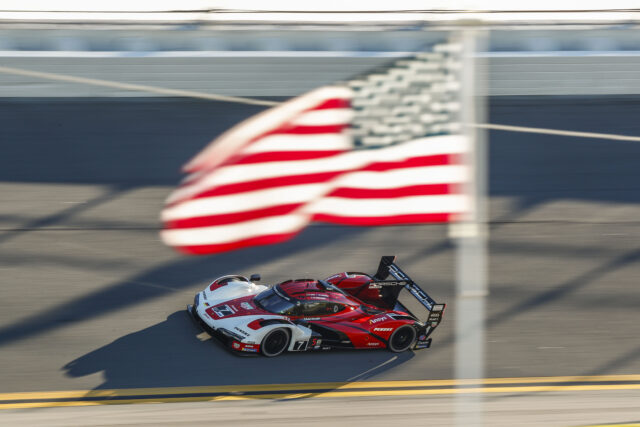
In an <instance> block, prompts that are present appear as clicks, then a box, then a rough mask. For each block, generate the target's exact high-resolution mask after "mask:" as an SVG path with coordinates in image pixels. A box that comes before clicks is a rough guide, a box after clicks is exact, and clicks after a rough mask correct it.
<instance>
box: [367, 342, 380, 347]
mask: <svg viewBox="0 0 640 427" xmlns="http://www.w3.org/2000/svg"><path fill="white" fill-rule="evenodd" d="M367 345H370V346H371V347H377V346H379V345H380V343H379V342H370V343H368V344H367Z"/></svg>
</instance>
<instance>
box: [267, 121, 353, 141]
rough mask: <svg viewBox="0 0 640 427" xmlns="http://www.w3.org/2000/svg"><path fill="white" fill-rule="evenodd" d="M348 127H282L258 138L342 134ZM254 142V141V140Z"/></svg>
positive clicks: (346, 125) (340, 125)
mask: <svg viewBox="0 0 640 427" xmlns="http://www.w3.org/2000/svg"><path fill="white" fill-rule="evenodd" d="M348 126H349V125H348V124H346V123H345V124H337V125H324V126H302V125H301V126H283V127H281V128H278V129H275V130H272V131H270V132H268V133H266V134H264V135H262V136H260V137H259V138H263V137H264V136H266V135H274V134H286V135H310V134H313V135H318V134H323V133H342V131H343V130H345V129H346V128H347V127H348ZM254 140H255V139H254Z"/></svg>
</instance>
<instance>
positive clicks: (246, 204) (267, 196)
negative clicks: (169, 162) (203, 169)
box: [162, 183, 330, 221]
mask: <svg viewBox="0 0 640 427" xmlns="http://www.w3.org/2000/svg"><path fill="white" fill-rule="evenodd" d="M329 187H330V184H329V183H321V184H304V185H292V186H288V187H278V188H270V189H267V190H258V191H251V192H246V193H240V194H231V195H224V196H213V197H206V198H202V199H193V200H189V201H186V202H184V203H180V204H178V205H176V206H175V207H172V208H168V209H165V210H164V211H163V212H162V220H163V221H171V220H177V219H184V218H195V217H202V216H209V215H220V214H228V213H240V212H244V211H251V210H255V209H262V208H267V207H272V206H280V205H287V204H290V203H305V202H308V201H310V200H313V199H314V198H316V197H319V196H321V195H322V194H325V193H326V191H327V189H328V188H329Z"/></svg>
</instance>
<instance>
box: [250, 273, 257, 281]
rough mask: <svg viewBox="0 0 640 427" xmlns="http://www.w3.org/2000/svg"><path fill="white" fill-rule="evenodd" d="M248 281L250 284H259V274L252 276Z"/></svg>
mask: <svg viewBox="0 0 640 427" xmlns="http://www.w3.org/2000/svg"><path fill="white" fill-rule="evenodd" d="M249 281H251V282H259V281H260V275H259V274H252V275H251V277H249Z"/></svg>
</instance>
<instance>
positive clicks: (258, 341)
mask: <svg viewBox="0 0 640 427" xmlns="http://www.w3.org/2000/svg"><path fill="white" fill-rule="evenodd" d="M394 260H395V257H392V256H385V257H382V259H381V261H380V265H379V267H378V271H377V272H376V274H375V275H373V276H371V275H369V274H366V273H350V272H347V273H340V274H335V275H333V276H330V277H328V278H327V279H325V280H315V279H296V280H287V281H285V282H281V283H278V284H276V285H273V286H271V287H267V286H264V285H260V284H257V283H256V282H258V281H259V280H260V276H259V275H253V276H251V277H250V278H246V277H244V276H237V275H229V276H223V277H220V278H218V279H216V280H215V281H214V282H212V283H211V284H210V285H209V286H207V288H206V289H204V290H203V291H202V292H200V293H198V294H197V295H196V296H195V299H194V304H193V305H189V306H188V307H187V309H188V311H189V313H190V314H191V315H192V317H193V319H194V320H195V321H196V322H197V323H198V324H199V325H200V326H201V327H202V328H203V329H204V330H206V331H207V332H209V333H210V334H211V335H212V336H214V337H217V338H219V339H220V340H221V341H222V342H223V343H225V344H226V345H227V346H228V347H229V348H231V349H232V350H235V351H237V352H243V353H261V354H263V355H265V356H269V357H272V356H277V355H279V354H282V353H283V352H285V351H310V350H328V349H331V348H353V349H374V348H386V349H389V350H391V351H393V352H402V351H406V350H409V349H420V348H427V347H429V346H430V345H431V338H429V336H430V335H431V333H432V332H433V330H434V329H435V328H436V327H437V326H438V325H439V324H440V321H441V320H442V315H443V314H444V309H445V304H438V303H436V302H435V301H434V300H433V299H432V298H431V297H430V296H429V295H428V294H427V293H426V292H425V291H424V290H423V289H422V288H420V287H419V286H418V285H417V284H416V283H415V282H414V281H413V280H411V279H410V278H409V276H407V275H406V274H405V273H404V272H403V271H402V270H401V269H400V268H399V267H398V266H397V265H396V264H395V263H394ZM389 276H391V279H389V280H388V278H389ZM402 290H406V291H408V293H409V294H410V295H412V296H413V297H415V299H416V300H417V301H418V302H419V303H420V305H421V306H423V307H424V308H425V309H426V310H427V311H428V315H427V316H426V318H425V319H419V318H418V316H416V315H415V314H413V313H412V312H411V311H409V310H408V309H407V308H406V307H405V306H404V305H403V304H401V303H400V302H399V301H398V296H399V294H400V292H401V291H402Z"/></svg>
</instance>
